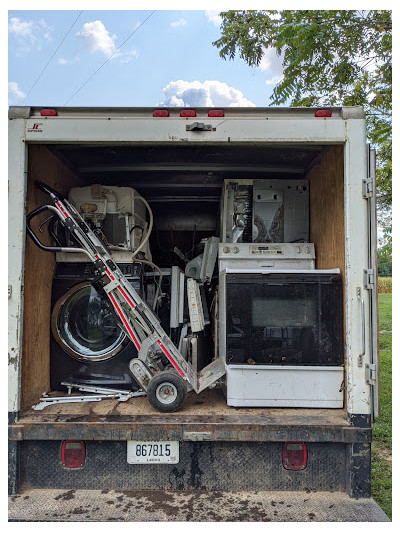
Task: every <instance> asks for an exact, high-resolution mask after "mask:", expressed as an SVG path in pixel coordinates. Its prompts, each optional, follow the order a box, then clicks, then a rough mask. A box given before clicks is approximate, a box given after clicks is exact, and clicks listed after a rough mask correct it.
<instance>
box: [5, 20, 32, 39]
mask: <svg viewBox="0 0 400 533" xmlns="http://www.w3.org/2000/svg"><path fill="white" fill-rule="evenodd" d="M34 26H35V24H34V22H33V21H32V20H31V21H29V22H26V21H24V20H21V19H19V18H18V17H12V18H11V19H10V21H9V23H8V31H9V32H10V33H13V34H14V35H16V36H17V37H22V38H24V39H28V40H30V41H34V40H35V36H34V35H33V31H34Z"/></svg>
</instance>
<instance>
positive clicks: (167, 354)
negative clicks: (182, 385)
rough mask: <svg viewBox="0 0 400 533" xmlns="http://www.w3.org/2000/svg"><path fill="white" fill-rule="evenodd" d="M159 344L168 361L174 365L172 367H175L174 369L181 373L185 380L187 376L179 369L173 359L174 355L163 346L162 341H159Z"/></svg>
mask: <svg viewBox="0 0 400 533" xmlns="http://www.w3.org/2000/svg"><path fill="white" fill-rule="evenodd" d="M157 344H158V345H159V346H160V348H161V350H162V351H163V352H164V353H165V355H166V356H167V358H168V360H169V361H170V362H171V363H172V365H173V366H174V368H175V369H176V370H177V371H178V372H179V374H180V375H181V376H182V377H183V378H185V377H186V376H185V374H184V373H183V372H182V370H181V369H180V368H179V366H178V365H177V364H176V363H175V361H174V360H173V359H172V355H170V354H169V353H168V351H167V349H166V348H165V347H164V346H163V345H162V344H161V342H160V341H157Z"/></svg>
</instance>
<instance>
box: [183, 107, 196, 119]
mask: <svg viewBox="0 0 400 533" xmlns="http://www.w3.org/2000/svg"><path fill="white" fill-rule="evenodd" d="M180 116H181V117H195V116H196V111H195V110H194V109H182V111H181V112H180Z"/></svg>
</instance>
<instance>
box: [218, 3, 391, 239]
mask: <svg viewBox="0 0 400 533" xmlns="http://www.w3.org/2000/svg"><path fill="white" fill-rule="evenodd" d="M221 17H222V24H221V37H220V38H219V39H218V40H217V41H215V42H214V43H213V44H214V45H215V46H216V47H217V48H219V49H220V56H221V57H222V58H224V59H234V58H235V57H236V54H237V53H238V54H239V56H240V57H241V58H242V59H243V60H244V61H245V62H246V63H248V64H249V65H250V66H258V65H259V64H260V62H261V59H262V58H263V55H264V53H265V51H266V50H267V49H270V48H272V49H274V50H275V51H276V53H277V54H278V55H279V56H281V58H282V66H283V76H282V79H281V81H279V82H278V84H277V85H276V86H275V88H274V91H273V93H272V96H271V104H272V105H282V104H285V105H288V104H289V105H291V106H342V105H343V106H349V105H362V106H364V108H365V111H366V117H367V128H368V137H369V140H370V142H371V143H372V144H373V145H374V146H375V147H376V149H377V197H378V206H379V207H380V212H381V213H383V215H382V218H381V223H382V224H385V220H386V229H387V228H388V227H389V225H390V221H389V223H388V222H387V219H388V213H390V207H391V201H392V185H391V183H392V181H391V173H392V163H391V161H392V134H391V131H392V130H391V118H392V14H391V11H377V10H369V11H367V10H365V11H355V10H349V11H335V10H329V11H321V10H299V11H295V10H293V11H276V10H265V11H228V12H223V13H221ZM388 224H389V225H388Z"/></svg>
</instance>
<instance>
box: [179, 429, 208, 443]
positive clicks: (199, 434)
mask: <svg viewBox="0 0 400 533" xmlns="http://www.w3.org/2000/svg"><path fill="white" fill-rule="evenodd" d="M183 440H191V441H194V442H198V441H203V440H211V432H208V431H184V432H183Z"/></svg>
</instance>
